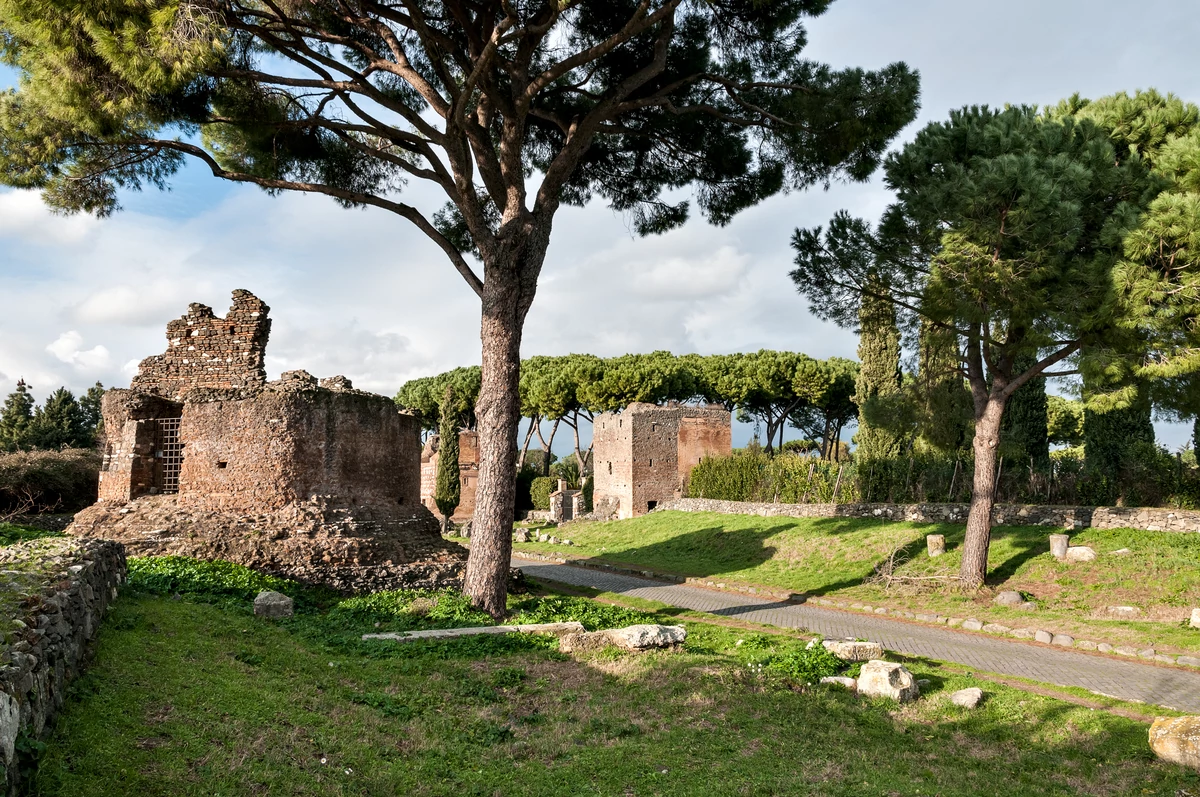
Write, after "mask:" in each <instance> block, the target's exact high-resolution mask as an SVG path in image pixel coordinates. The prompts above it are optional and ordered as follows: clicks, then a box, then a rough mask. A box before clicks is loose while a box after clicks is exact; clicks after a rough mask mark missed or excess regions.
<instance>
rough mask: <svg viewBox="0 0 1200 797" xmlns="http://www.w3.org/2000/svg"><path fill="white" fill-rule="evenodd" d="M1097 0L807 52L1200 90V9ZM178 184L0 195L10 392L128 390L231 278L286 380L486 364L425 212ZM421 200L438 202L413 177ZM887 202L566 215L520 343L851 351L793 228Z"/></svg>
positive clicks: (989, 74)
mask: <svg viewBox="0 0 1200 797" xmlns="http://www.w3.org/2000/svg"><path fill="white" fill-rule="evenodd" d="M1093 5H1094V4H1092V3H1086V2H1083V0H1062V1H1061V2H1058V3H1044V2H1036V1H1035V0H1013V2H1012V3H1010V4H1008V5H1006V6H1005V7H1004V9H1003V12H1002V13H1001V12H996V11H994V10H992V9H988V8H985V7H983V6H981V5H980V4H972V3H961V2H953V0H912V2H910V3H904V4H897V3H895V2H894V0H856V2H853V3H851V2H844V3H834V4H833V5H832V6H831V10H830V12H829V13H828V14H827V15H825V16H823V17H821V18H819V19H817V20H815V21H813V22H812V23H811V24H810V25H809V29H810V40H811V42H812V44H811V46H810V50H809V51H808V54H809V55H810V56H811V57H812V58H814V59H819V60H827V61H829V62H831V63H833V64H834V65H835V66H841V65H862V66H865V67H878V66H881V65H883V64H885V63H887V62H889V61H893V60H906V61H908V62H909V63H910V64H911V65H912V66H914V67H916V68H918V69H920V70H921V72H922V80H923V97H922V105H923V110H922V120H930V119H941V118H945V116H946V114H947V112H948V110H949V109H951V108H957V107H960V106H962V105H965V104H969V103H979V102H987V103H991V104H993V105H994V104H998V103H1003V102H1029V103H1048V102H1054V101H1056V100H1057V99H1059V98H1061V97H1065V96H1068V95H1070V94H1071V93H1073V92H1074V91H1077V90H1079V91H1082V92H1084V94H1085V95H1090V96H1099V95H1100V94H1103V93H1106V92H1110V91H1115V90H1118V89H1133V88H1137V87H1146V86H1156V87H1158V88H1160V89H1163V90H1170V91H1174V92H1176V93H1178V94H1181V95H1182V96H1184V97H1185V98H1187V99H1190V100H1193V101H1196V100H1200V73H1197V72H1196V70H1194V69H1193V68H1192V66H1193V65H1192V63H1191V61H1192V60H1194V59H1193V58H1192V55H1191V48H1190V46H1188V45H1186V43H1187V42H1190V41H1192V40H1194V39H1196V38H1197V37H1198V36H1200V17H1198V16H1196V15H1195V14H1194V13H1192V12H1191V10H1190V7H1189V6H1188V5H1187V4H1180V3H1177V2H1169V0H1147V1H1146V2H1145V3H1143V5H1142V6H1139V9H1140V10H1141V11H1142V13H1140V14H1138V15H1136V16H1134V17H1129V16H1128V15H1126V16H1125V17H1117V16H1114V15H1104V14H1096V13H1093V12H1094V9H1093ZM931 19H935V20H937V21H938V22H937V24H936V25H931V24H929V20H931ZM981 25H987V26H988V29H990V30H994V31H997V32H998V35H999V36H1000V38H1003V39H1004V41H1005V43H1006V44H1005V46H1006V50H1005V52H1006V53H1007V54H1008V55H1007V57H1006V58H1005V59H1003V62H1002V63H1000V62H997V61H996V59H995V53H994V51H993V50H989V49H988V48H980V47H977V46H975V45H974V42H977V41H978V31H979V30H980V29H981ZM1098 54H1099V55H1098ZM997 64H1000V66H997ZM916 129H917V126H916V125H914V126H913V127H910V128H909V129H908V130H907V131H905V133H904V137H906V138H911V137H912V135H914V133H915V131H916ZM176 183H177V185H178V186H179V189H178V190H176V191H174V192H171V193H168V194H157V193H149V192H148V193H146V194H141V195H131V196H130V197H128V199H127V201H126V204H127V205H128V206H129V208H130V210H128V211H125V212H123V213H120V214H117V215H116V216H115V217H113V218H111V219H104V220H96V219H91V218H87V217H69V218H64V217H59V216H55V215H53V214H52V213H50V212H49V211H48V210H47V209H46V208H45V207H44V206H43V204H42V202H41V200H40V199H39V198H38V197H37V196H36V195H35V194H33V193H30V192H20V191H10V192H6V193H0V372H2V373H3V374H7V375H9V376H7V377H2V376H0V382H2V383H3V384H0V394H3V393H5V392H8V391H9V390H11V383H12V380H15V379H16V378H17V377H19V376H24V377H25V378H27V379H28V380H29V381H30V382H31V383H32V384H33V385H34V386H35V390H36V391H37V393H38V394H39V395H41V396H44V395H45V394H46V393H48V392H49V391H51V390H53V389H54V388H56V387H58V385H60V384H63V385H66V386H68V387H70V388H72V389H73V390H75V391H76V392H78V391H80V390H82V389H85V388H86V387H87V385H88V384H90V383H91V382H92V381H94V380H95V379H97V378H99V379H102V380H103V381H104V382H105V384H109V385H127V384H128V383H129V379H130V377H131V376H132V374H133V373H134V372H135V371H136V366H137V363H138V362H139V361H140V360H141V359H142V358H144V357H147V356H149V355H152V354H156V353H159V352H161V351H163V350H164V348H165V346H166V341H165V339H164V330H165V325H166V323H167V321H169V320H170V319H171V318H174V317H177V316H179V315H180V314H181V313H183V312H184V311H185V310H186V309H187V305H188V303H190V302H194V301H198V302H203V303H205V304H209V305H211V306H212V307H213V308H214V309H215V310H216V312H217V313H218V314H223V313H224V310H225V308H227V307H228V305H229V294H230V291H232V290H233V289H234V288H247V289H249V290H252V291H253V292H255V293H256V294H258V295H259V296H260V297H261V298H262V299H263V300H264V301H266V302H267V303H268V304H269V305H271V308H272V310H271V317H272V318H273V319H274V326H273V330H272V336H271V343H270V346H269V347H268V361H267V362H268V375H269V376H271V377H274V376H276V375H278V373H279V372H280V371H281V370H284V369H285V368H304V369H306V370H308V371H310V372H312V373H313V374H315V375H317V376H331V375H334V374H338V373H341V374H344V375H346V376H348V377H349V378H350V379H352V380H353V381H354V382H355V384H356V385H358V386H361V387H364V388H367V389H370V390H376V391H378V392H381V393H385V394H391V393H393V392H395V390H396V389H397V388H398V387H399V386H400V385H401V384H402V383H403V382H404V381H405V380H407V379H409V378H412V377H415V376H420V375H424V374H429V373H435V372H437V371H440V370H443V369H446V368H451V367H454V366H458V365H466V364H471V363H476V362H478V361H479V348H480V343H479V326H478V319H479V302H478V299H477V298H476V297H475V296H474V295H473V294H472V293H471V291H470V290H469V289H468V288H467V287H466V286H465V284H464V283H463V281H462V280H461V278H460V277H458V275H457V274H456V273H455V272H454V271H453V269H451V268H450V266H449V264H448V263H447V262H446V260H445V258H444V256H443V255H442V253H441V252H440V251H439V250H438V249H437V248H436V247H435V246H433V244H431V243H429V242H428V241H427V240H425V239H424V238H423V237H422V236H421V235H420V234H419V233H418V232H417V231H416V230H414V229H413V228H412V227H411V225H409V224H408V223H407V222H405V221H402V220H400V219H397V218H395V217H393V216H390V215H388V214H386V213H384V212H381V211H374V210H371V211H346V210H342V209H340V208H338V207H337V206H336V205H334V204H333V203H332V202H330V201H328V200H325V199H322V198H317V197H308V196H296V195H292V196H281V197H277V198H271V197H268V196H267V195H265V194H264V193H262V192H261V191H258V190H257V189H253V188H249V187H239V186H230V185H228V184H223V183H217V182H216V181H214V180H213V179H212V178H211V177H209V176H208V175H207V174H206V173H205V172H204V170H202V169H189V170H188V171H185V172H184V173H183V174H181V175H180V177H179V179H178V180H177V181H176ZM406 200H407V201H409V202H411V203H413V204H415V205H417V206H419V207H422V208H425V209H428V210H432V209H436V208H438V207H440V206H441V204H442V200H441V199H440V198H438V197H436V196H434V195H432V194H431V193H430V192H429V191H428V189H425V188H422V187H421V186H419V185H416V184H414V185H412V186H411V187H410V188H409V189H406ZM888 201H889V196H888V194H887V192H886V191H885V190H884V189H883V188H882V186H881V183H880V181H879V180H878V178H877V179H876V180H875V181H873V182H872V183H870V184H867V185H840V184H835V185H834V186H832V188H831V189H830V190H828V191H821V190H814V191H809V192H805V193H795V194H791V195H788V196H782V197H777V198H775V199H772V200H770V201H767V202H764V203H763V204H762V205H760V206H758V207H755V208H752V209H750V210H748V211H746V212H744V213H742V214H740V215H739V216H738V217H737V218H736V219H735V220H734V222H733V223H732V224H730V225H729V226H727V227H724V228H713V227H710V226H708V225H706V224H705V223H704V222H703V221H702V220H700V219H698V218H696V219H693V220H692V221H691V222H689V223H688V224H687V225H686V226H685V227H684V228H683V229H680V230H676V231H674V232H672V233H669V234H667V235H663V236H659V237H654V238H648V239H635V238H634V237H633V236H632V235H631V233H630V230H629V226H628V224H627V223H626V220H625V219H624V218H622V217H621V216H619V215H617V214H613V213H611V212H610V211H608V210H607V209H606V208H604V207H603V206H601V205H593V206H591V207H588V208H584V209H579V208H574V207H564V208H563V209H562V210H561V211H560V212H559V214H558V216H557V218H556V220H555V232H554V236H553V240H552V243H551V246H550V250H549V255H548V258H547V262H546V266H545V269H544V271H543V274H542V279H541V281H540V285H539V294H538V297H537V300H536V301H535V302H534V305H533V309H532V310H531V311H530V314H529V318H528V322H527V325H526V332H525V336H524V344H523V347H522V350H523V353H524V354H525V355H527V356H528V355H531V354H539V353H546V354H557V353H565V352H569V351H589V352H594V353H596V354H601V355H615V354H622V353H625V352H629V351H650V350H653V349H671V350H674V351H677V352H685V351H699V352H706V353H708V352H728V351H744V350H754V349H758V348H778V349H794V350H798V351H804V352H806V353H808V354H810V355H812V356H816V357H828V356H833V355H839V356H846V357H853V356H854V353H855V347H856V344H857V340H856V338H855V336H854V335H853V334H851V333H849V332H847V331H846V330H842V329H838V328H836V327H834V326H832V325H830V324H827V323H825V322H822V321H820V320H819V319H817V318H816V317H814V316H813V315H812V314H811V313H810V312H808V309H807V306H806V304H805V303H804V301H803V300H802V299H801V298H800V297H799V296H797V294H796V291H795V288H794V286H793V285H792V284H791V281H790V279H789V278H788V276H787V273H788V271H789V270H790V269H791V268H792V253H791V250H790V248H789V246H788V239H789V237H790V235H791V231H792V229H793V228H795V227H797V226H806V227H808V226H815V225H824V224H827V223H828V220H829V218H830V217H831V215H832V214H833V213H834V212H835V211H837V210H838V209H841V208H847V209H848V210H850V211H851V212H852V213H855V214H858V215H862V216H864V217H866V218H868V219H877V218H878V217H879V214H880V212H881V211H882V209H883V208H884V207H885V206H886V205H887V203H888ZM64 329H65V330H71V331H72V332H73V333H74V334H75V335H77V336H78V339H76V338H74V337H69V336H70V334H71V333H66V336H64V334H63V333H62V330H64ZM56 338H57V339H56ZM48 340H53V341H54V343H52V344H51V347H50V348H47V347H46V346H45V341H48ZM85 341H86V343H85ZM1175 428H1176V427H1174V426H1173V427H1170V428H1166V429H1164V428H1163V427H1160V428H1159V431H1160V436H1161V437H1163V439H1164V440H1167V441H1168V442H1172V441H1173V440H1174V437H1172V435H1174V434H1175V433H1174V432H1172V431H1171V429H1175ZM1178 428H1179V429H1184V427H1178ZM1187 433H1190V430H1185V431H1180V432H1179V434H1178V435H1176V436H1177V437H1179V438H1180V439H1182V437H1183V436H1186V434H1187ZM1172 444H1174V442H1172Z"/></svg>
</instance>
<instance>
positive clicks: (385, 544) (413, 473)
mask: <svg viewBox="0 0 1200 797" xmlns="http://www.w3.org/2000/svg"><path fill="white" fill-rule="evenodd" d="M269 311H270V308H268V307H267V306H266V305H265V304H263V302H262V301H261V300H259V299H258V298H257V297H256V296H254V295H253V294H252V293H250V292H249V291H241V290H239V291H235V292H234V294H233V306H232V307H231V308H230V310H229V312H228V313H227V314H226V316H225V317H224V318H221V317H218V316H217V315H215V314H214V313H213V311H212V309H211V308H209V307H206V306H204V305H202V304H193V305H191V306H190V307H189V308H188V312H187V314H186V315H184V316H183V317H182V318H179V319H176V320H174V321H171V322H170V323H169V324H168V325H167V342H168V347H167V351H166V353H164V354H160V355H155V356H153V357H148V358H147V359H145V360H143V361H142V363H141V365H140V366H139V369H138V374H137V376H135V377H134V379H133V382H132V384H131V386H130V388H129V389H127V390H121V389H114V390H109V391H108V392H107V393H105V395H104V399H103V402H102V413H103V416H104V428H105V430H106V432H107V436H108V441H107V444H106V450H105V452H104V464H103V469H102V472H101V474H100V489H99V501H98V502H97V503H96V504H95V505H94V506H92V507H90V508H88V509H86V510H84V511H83V512H81V513H80V514H79V515H77V516H76V518H75V522H74V523H73V524H72V526H71V528H70V531H71V533H74V534H77V535H80V536H93V537H105V538H109V539H116V540H119V541H121V542H123V543H125V544H126V546H127V548H128V549H129V551H130V553H131V554H135V555H137V554H180V555H187V556H197V557H201V558H210V559H225V560H229V561H234V562H238V563H241V564H245V565H248V566H250V567H254V568H256V569H260V570H263V571H266V572H271V573H276V574H279V575H284V576H287V577H290V578H295V579H298V580H301V581H306V582H310V583H319V584H325V585H328V586H331V587H334V588H336V589H340V590H345V591H352V590H354V591H358V590H373V589H394V588H398V587H414V586H426V587H436V586H442V585H448V584H453V583H456V581H457V580H459V579H460V578H461V569H462V564H463V561H464V552H463V549H461V548H460V547H458V546H456V545H454V544H453V543H448V542H445V541H443V540H442V538H441V535H440V534H439V528H438V523H437V521H436V519H435V518H434V517H433V515H432V514H430V512H429V511H428V510H427V509H426V508H425V507H424V506H422V505H421V501H420V483H421V461H420V457H421V441H420V429H419V427H418V424H417V421H416V419H415V418H413V417H411V416H408V415H403V414H401V413H400V412H398V411H397V408H396V405H395V404H394V403H393V402H392V400H391V399H389V398H387V397H385V396H379V395H376V394H373V393H367V392H364V391H361V390H355V389H354V388H353V386H352V385H351V384H350V381H349V380H348V379H346V378H345V377H341V376H336V377H332V378H329V379H322V380H320V381H319V382H318V380H317V379H316V378H315V377H313V376H311V375H309V374H308V373H306V372H304V371H289V372H286V373H284V374H283V376H282V378H281V379H279V380H278V381H275V382H268V381H267V379H266V371H265V368H264V356H265V352H266V345H267V339H268V336H269V333H270V328H271V322H270V320H269V319H268V312H269Z"/></svg>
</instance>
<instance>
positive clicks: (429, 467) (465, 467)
mask: <svg viewBox="0 0 1200 797" xmlns="http://www.w3.org/2000/svg"><path fill="white" fill-rule="evenodd" d="M439 442H440V441H439V438H438V436H437V435H430V436H429V439H428V440H426V441H425V447H424V448H423V449H421V503H422V504H423V505H424V506H425V508H426V509H428V510H429V511H430V512H433V513H434V514H435V515H439V516H440V514H441V513H440V512H438V508H437V502H436V501H434V500H433V492H434V489H435V488H436V487H437V466H438V443H439ZM458 478H459V482H460V484H461V486H462V494H461V497H460V498H459V501H458V508H457V509H455V510H454V514H453V515H451V516H450V519H451V520H453V521H454V522H456V523H461V522H463V521H465V520H470V519H471V518H473V517H474V516H475V492H476V490H478V489H479V433H478V432H476V431H473V430H471V429H463V430H462V431H460V432H459V433H458Z"/></svg>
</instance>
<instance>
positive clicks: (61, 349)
mask: <svg viewBox="0 0 1200 797" xmlns="http://www.w3.org/2000/svg"><path fill="white" fill-rule="evenodd" d="M46 351H48V352H50V353H51V354H53V355H54V356H55V357H57V358H58V359H59V360H61V361H62V362H64V363H67V364H69V365H73V366H75V367H76V368H78V369H80V370H81V371H99V370H102V369H105V368H108V367H109V365H110V364H111V362H112V358H111V357H110V356H109V353H108V349H106V348H104V347H103V346H93V347H92V348H90V349H86V350H85V349H84V348H83V335H80V334H79V333H78V332H76V331H75V330H71V331H70V332H64V333H62V334H61V335H59V336H58V338H57V339H56V340H55V341H54V342H53V343H51V344H50V345H49V346H47V347H46Z"/></svg>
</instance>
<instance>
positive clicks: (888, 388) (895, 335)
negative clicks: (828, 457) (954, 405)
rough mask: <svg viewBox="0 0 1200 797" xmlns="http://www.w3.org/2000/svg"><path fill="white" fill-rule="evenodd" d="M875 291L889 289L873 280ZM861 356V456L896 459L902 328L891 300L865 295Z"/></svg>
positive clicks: (858, 391) (900, 444) (899, 437)
mask: <svg viewBox="0 0 1200 797" xmlns="http://www.w3.org/2000/svg"><path fill="white" fill-rule="evenodd" d="M873 282H874V287H875V290H876V291H878V292H880V293H883V292H884V291H885V290H886V289H885V288H884V286H883V285H882V284H881V283H880V282H879V281H878V280H873ZM858 320H859V337H858V359H859V360H860V362H861V365H860V366H859V369H858V378H857V380H856V381H855V386H854V387H855V390H854V402H855V403H856V404H858V433H857V434H855V436H854V440H855V443H856V444H857V454H856V455H857V456H858V457H859V458H860V459H895V458H896V457H897V456H899V455H900V450H901V448H902V447H903V442H904V441H903V437H904V435H903V434H902V433H898V432H897V430H896V428H895V420H896V419H895V417H894V414H895V409H896V403H897V400H898V399H899V398H900V390H901V384H902V374H901V372H900V330H899V329H898V328H897V326H896V309H895V306H894V305H893V304H892V302H891V301H890V300H888V299H884V298H878V297H877V296H872V295H864V296H863V298H862V304H861V306H860V308H859V314H858Z"/></svg>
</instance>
